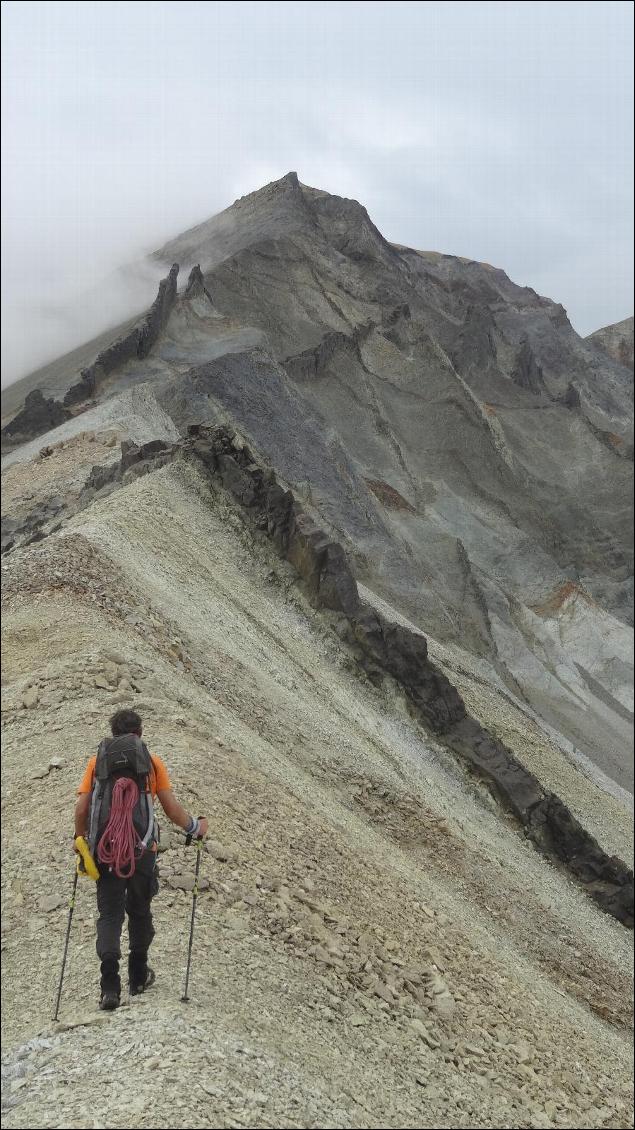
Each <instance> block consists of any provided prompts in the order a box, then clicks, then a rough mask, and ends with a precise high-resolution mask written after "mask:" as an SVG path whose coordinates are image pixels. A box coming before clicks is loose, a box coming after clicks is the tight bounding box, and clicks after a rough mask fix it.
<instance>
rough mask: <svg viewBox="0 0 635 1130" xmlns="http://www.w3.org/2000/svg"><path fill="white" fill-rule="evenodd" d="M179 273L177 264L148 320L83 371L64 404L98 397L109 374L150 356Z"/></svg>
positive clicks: (167, 314) (173, 297) (161, 285)
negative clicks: (128, 363)
mask: <svg viewBox="0 0 635 1130" xmlns="http://www.w3.org/2000/svg"><path fill="white" fill-rule="evenodd" d="M178 274H179V265H178V263H174V264H173V265H172V267H171V268H170V272H169V274H168V275H167V277H166V278H165V279H161V282H160V283H159V291H158V294H157V296H156V298H155V300H154V302H153V303H152V306H151V307H150V309H149V310H148V313H147V314H146V315H145V317H144V318H142V320H141V321H140V322H138V323H137V325H136V326H133V328H132V329H131V330H130V332H129V333H127V334H125V335H124V336H123V337H121V338H118V339H117V341H114V342H113V344H112V345H110V346H108V347H107V348H106V349H104V350H102V352H101V353H99V354H98V356H97V358H96V360H95V361H94V362H93V364H92V365H89V367H88V368H87V369H83V370H82V374H81V381H78V383H77V384H75V385H72V386H71V388H69V390H68V392H67V393H66V395H65V397H64V404H65V405H70V404H78V403H81V402H82V401H84V400H88V399H90V398H92V397H94V396H96V394H97V393H98V392H99V390H100V388H101V386H102V385H103V383H104V381H105V380H106V378H107V377H108V376H109V374H110V373H112V372H114V371H115V370H116V369H119V368H121V366H122V365H125V364H126V363H127V362H128V361H133V360H136V359H137V358H143V357H147V356H148V354H149V353H150V350H151V349H152V347H153V346H154V345H155V344H156V342H157V341H158V339H159V336H160V334H161V332H162V330H163V329H164V328H165V326H166V324H167V321H168V318H169V317H170V314H171V312H172V308H173V306H174V303H175V302H176V293H177V291H176V287H177V278H178Z"/></svg>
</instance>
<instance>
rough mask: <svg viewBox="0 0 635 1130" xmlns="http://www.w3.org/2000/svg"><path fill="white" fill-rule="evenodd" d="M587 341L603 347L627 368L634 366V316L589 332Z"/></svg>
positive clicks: (610, 355) (600, 347) (605, 351)
mask: <svg viewBox="0 0 635 1130" xmlns="http://www.w3.org/2000/svg"><path fill="white" fill-rule="evenodd" d="M586 341H588V342H589V343H590V344H591V345H593V346H596V347H597V348H598V349H601V350H602V351H603V352H604V353H606V354H608V356H609V357H612V358H613V360H614V361H618V362H619V363H620V365H625V366H626V368H627V369H632V368H633V319H632V318H624V319H623V320H622V321H621V322H614V323H613V325H611V326H604V327H603V328H602V329H601V330H596V331H595V333H592V334H589V336H588V337H587V338H586Z"/></svg>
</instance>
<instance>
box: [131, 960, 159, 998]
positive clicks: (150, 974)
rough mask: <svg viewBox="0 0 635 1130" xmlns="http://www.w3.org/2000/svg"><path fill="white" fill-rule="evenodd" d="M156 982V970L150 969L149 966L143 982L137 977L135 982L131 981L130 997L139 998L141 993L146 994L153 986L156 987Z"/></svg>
mask: <svg viewBox="0 0 635 1130" xmlns="http://www.w3.org/2000/svg"><path fill="white" fill-rule="evenodd" d="M155 980H156V977H155V975H154V969H150V966H148V967H147V968H146V972H145V978H144V980H141V979H140V978H139V977H137V978H136V979H135V980H134V981H133V980H132V979H131V981H130V996H131V997H138V996H139V994H140V993H145V991H146V989H149V988H151V986H152V985H154V982H155Z"/></svg>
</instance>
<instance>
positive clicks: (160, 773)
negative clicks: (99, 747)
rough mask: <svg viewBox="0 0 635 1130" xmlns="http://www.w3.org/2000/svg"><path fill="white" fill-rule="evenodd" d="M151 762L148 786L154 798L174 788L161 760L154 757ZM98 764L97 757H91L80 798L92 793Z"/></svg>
mask: <svg viewBox="0 0 635 1130" xmlns="http://www.w3.org/2000/svg"><path fill="white" fill-rule="evenodd" d="M151 761H152V772H151V773H150V778H149V781H148V784H149V785H150V792H151V794H152V797H153V798H154V797H155V796H156V795H157V793H161V792H163V790H164V789H170V788H171V787H172V786H171V785H170V778H169V776H168V771H167V769H166V767H165V765H164V764H163V762H162V761H161V758H160V757H152V758H151ZM96 764H97V757H96V756H95V757H91V759H90V761H89V762H88V765H87V766H86V772H85V773H84V776H83V777H82V780H81V784H80V786H79V788H78V790H77V793H78V796H83V795H85V794H86V793H90V792H92V790H93V780H94V777H95V766H96Z"/></svg>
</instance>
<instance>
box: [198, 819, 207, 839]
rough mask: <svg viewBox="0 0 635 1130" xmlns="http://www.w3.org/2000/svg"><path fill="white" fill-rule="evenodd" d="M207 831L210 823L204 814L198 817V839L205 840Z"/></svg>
mask: <svg viewBox="0 0 635 1130" xmlns="http://www.w3.org/2000/svg"><path fill="white" fill-rule="evenodd" d="M207 832H208V824H207V820H206V819H205V817H204V816H199V818H198V836H197V839H199V840H204V839H205V836H206V835H207Z"/></svg>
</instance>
